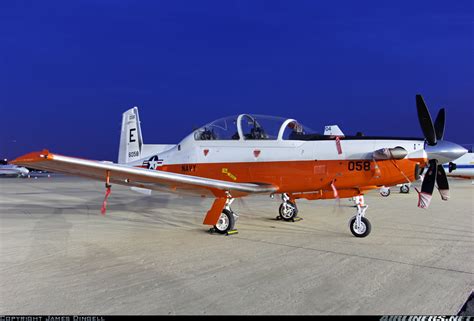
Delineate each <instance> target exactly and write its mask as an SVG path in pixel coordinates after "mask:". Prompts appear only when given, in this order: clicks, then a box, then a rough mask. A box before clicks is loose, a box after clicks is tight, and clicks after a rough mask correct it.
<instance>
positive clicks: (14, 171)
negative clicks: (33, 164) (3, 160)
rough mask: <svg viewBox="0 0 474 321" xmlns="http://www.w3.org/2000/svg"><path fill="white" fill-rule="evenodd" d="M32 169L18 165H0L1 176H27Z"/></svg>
mask: <svg viewBox="0 0 474 321" xmlns="http://www.w3.org/2000/svg"><path fill="white" fill-rule="evenodd" d="M29 172H30V171H29V170H28V169H26V168H24V167H20V166H16V165H8V164H7V165H0V176H22V177H24V176H27V175H28V173H29Z"/></svg>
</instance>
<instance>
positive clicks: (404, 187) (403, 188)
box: [400, 185, 410, 194]
mask: <svg viewBox="0 0 474 321" xmlns="http://www.w3.org/2000/svg"><path fill="white" fill-rule="evenodd" d="M400 193H402V194H408V193H410V186H408V185H402V186H401V187H400Z"/></svg>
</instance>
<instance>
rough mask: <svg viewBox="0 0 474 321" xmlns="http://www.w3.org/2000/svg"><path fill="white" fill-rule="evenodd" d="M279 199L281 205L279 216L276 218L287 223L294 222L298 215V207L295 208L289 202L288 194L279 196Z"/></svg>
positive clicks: (294, 205) (292, 203)
mask: <svg viewBox="0 0 474 321" xmlns="http://www.w3.org/2000/svg"><path fill="white" fill-rule="evenodd" d="M281 199H282V201H283V203H282V204H281V205H280V209H279V213H280V216H279V217H278V218H280V219H282V220H284V221H287V222H294V221H295V218H296V216H297V215H298V207H296V204H295V203H294V202H292V201H290V197H289V196H288V194H285V193H284V194H281Z"/></svg>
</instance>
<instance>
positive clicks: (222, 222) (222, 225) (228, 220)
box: [214, 210, 235, 234]
mask: <svg viewBox="0 0 474 321" xmlns="http://www.w3.org/2000/svg"><path fill="white" fill-rule="evenodd" d="M234 224H235V219H234V214H233V213H232V212H230V211H228V210H223V211H222V213H221V216H220V217H219V220H218V221H217V224H216V225H214V229H215V230H216V232H217V233H220V234H225V233H227V232H229V231H230V230H233V229H234Z"/></svg>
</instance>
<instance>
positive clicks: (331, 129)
mask: <svg viewBox="0 0 474 321" xmlns="http://www.w3.org/2000/svg"><path fill="white" fill-rule="evenodd" d="M324 135H325V136H344V133H343V132H342V130H341V129H340V128H339V126H337V125H329V126H324Z"/></svg>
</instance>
